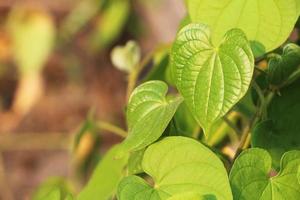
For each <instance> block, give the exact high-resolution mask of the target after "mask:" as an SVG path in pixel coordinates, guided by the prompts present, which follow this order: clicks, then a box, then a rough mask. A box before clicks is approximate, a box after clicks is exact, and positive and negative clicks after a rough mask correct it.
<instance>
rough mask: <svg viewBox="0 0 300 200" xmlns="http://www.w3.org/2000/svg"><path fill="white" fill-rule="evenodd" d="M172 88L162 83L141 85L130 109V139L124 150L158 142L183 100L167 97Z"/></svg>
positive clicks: (133, 94) (131, 98) (133, 96)
mask: <svg viewBox="0 0 300 200" xmlns="http://www.w3.org/2000/svg"><path fill="white" fill-rule="evenodd" d="M167 92H168V86H167V84H166V83H164V82H162V81H157V80H156V81H148V82H145V83H143V84H141V85H140V86H138V87H137V88H136V89H135V90H134V91H133V93H132V94H131V96H130V98H129V103H128V107H127V124H128V136H127V138H126V139H125V140H124V142H123V143H122V146H123V150H124V151H127V152H128V151H130V152H132V151H137V150H140V149H143V148H145V147H146V146H148V145H149V144H151V143H153V142H155V141H156V140H157V139H158V138H159V137H160V136H161V135H162V133H163V132H164V130H165V129H166V127H167V126H168V124H169V122H170V120H171V119H172V117H173V115H174V113H175V112H176V109H177V107H178V106H179V105H180V103H181V102H182V98H181V97H169V98H167V97H166V94H167Z"/></svg>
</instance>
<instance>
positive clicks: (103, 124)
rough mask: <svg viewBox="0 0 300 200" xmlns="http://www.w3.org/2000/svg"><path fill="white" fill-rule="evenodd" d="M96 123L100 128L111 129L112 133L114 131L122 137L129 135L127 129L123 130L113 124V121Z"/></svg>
mask: <svg viewBox="0 0 300 200" xmlns="http://www.w3.org/2000/svg"><path fill="white" fill-rule="evenodd" d="M96 125H97V127H98V128H99V129H100V130H105V131H109V132H111V133H114V134H116V135H118V136H120V137H122V138H125V137H126V136H127V132H126V131H125V130H123V129H121V128H120V127H118V126H116V125H113V124H111V123H108V122H104V121H98V122H97V123H96Z"/></svg>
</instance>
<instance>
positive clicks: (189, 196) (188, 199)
mask: <svg viewBox="0 0 300 200" xmlns="http://www.w3.org/2000/svg"><path fill="white" fill-rule="evenodd" d="M168 200H217V199H216V197H215V196H214V195H204V196H202V195H200V194H198V193H193V192H186V193H182V194H177V195H174V196H172V197H170V198H168Z"/></svg>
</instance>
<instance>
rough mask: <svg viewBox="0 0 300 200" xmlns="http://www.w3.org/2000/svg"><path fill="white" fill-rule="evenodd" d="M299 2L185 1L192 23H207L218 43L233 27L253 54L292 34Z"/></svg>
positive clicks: (286, 0) (294, 0)
mask: <svg viewBox="0 0 300 200" xmlns="http://www.w3.org/2000/svg"><path fill="white" fill-rule="evenodd" d="M299 4H300V3H299V2H298V0H264V1H261V0H219V1H211V0H201V1H199V0H188V10H189V14H190V17H191V19H192V22H201V23H205V24H208V25H209V26H210V27H211V28H212V30H213V31H214V33H215V35H214V36H213V38H212V40H213V43H214V44H215V43H217V42H219V41H221V40H222V37H223V35H224V34H225V33H226V32H227V31H228V30H230V29H232V28H239V29H242V30H243V31H244V32H245V33H246V35H247V37H248V39H249V40H251V41H253V49H254V50H255V51H260V52H261V51H263V49H262V48H263V46H264V48H265V51H266V52H269V51H271V50H273V49H275V48H277V47H278V46H280V45H281V44H282V43H283V42H284V41H285V40H286V39H287V38H288V36H289V34H290V33H291V32H292V30H293V28H294V25H295V23H296V21H297V19H298V16H299V13H300V12H299Z"/></svg>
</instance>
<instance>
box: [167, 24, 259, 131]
mask: <svg viewBox="0 0 300 200" xmlns="http://www.w3.org/2000/svg"><path fill="white" fill-rule="evenodd" d="M210 37H211V33H210V30H209V28H208V26H206V25H203V24H190V25H188V26H186V27H184V28H183V29H182V30H181V31H180V32H179V33H178V34H177V37H176V41H175V43H174V45H173V49H172V63H173V64H172V71H173V77H175V80H176V86H177V89H178V90H179V92H180V93H181V94H182V96H183V97H184V99H185V102H186V104H187V105H188V107H189V109H190V110H191V112H192V114H193V115H194V117H195V118H196V120H197V121H198V123H199V124H200V125H201V126H202V128H203V129H204V132H205V134H208V132H209V131H210V128H211V126H212V124H213V123H214V122H215V121H216V120H218V119H219V118H220V117H222V116H224V115H225V114H226V113H227V112H228V111H229V110H230V109H231V108H232V107H233V106H234V105H235V104H236V103H237V102H238V101H239V100H240V99H241V98H242V97H243V96H244V95H245V94H246V92H247V90H248V87H249V85H250V82H251V79H252V74H253V69H254V58H253V55H252V52H251V48H250V45H249V43H248V40H247V38H246V36H245V35H244V34H243V32H242V31H240V30H238V29H233V30H231V31H229V32H227V33H226V35H225V36H224V39H223V42H222V43H221V45H220V46H219V47H214V46H213V45H212V44H211V42H210ZM206 136H207V135H206Z"/></svg>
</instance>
